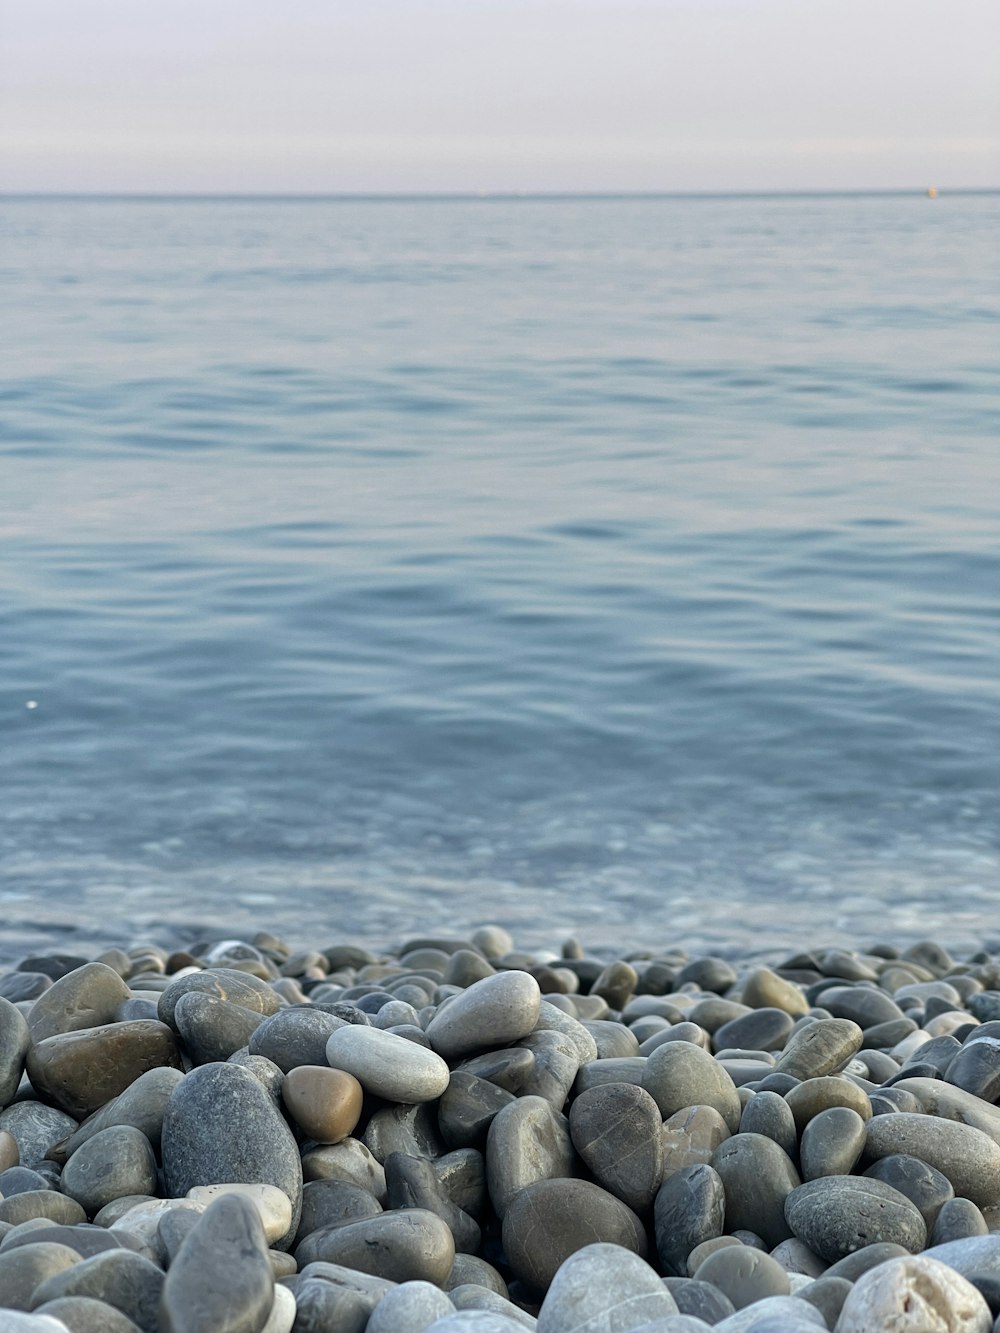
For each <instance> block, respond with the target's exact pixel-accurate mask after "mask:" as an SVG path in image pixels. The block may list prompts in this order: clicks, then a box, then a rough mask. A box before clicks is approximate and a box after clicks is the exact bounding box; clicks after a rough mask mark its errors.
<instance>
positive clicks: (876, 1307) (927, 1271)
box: [837, 1255, 993, 1333]
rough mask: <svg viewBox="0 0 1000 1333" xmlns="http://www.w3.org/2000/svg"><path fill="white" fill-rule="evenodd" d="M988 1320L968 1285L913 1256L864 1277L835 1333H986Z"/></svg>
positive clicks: (924, 1258) (952, 1273)
mask: <svg viewBox="0 0 1000 1333" xmlns="http://www.w3.org/2000/svg"><path fill="white" fill-rule="evenodd" d="M992 1327H993V1315H992V1314H991V1312H990V1307H989V1306H988V1305H987V1304H986V1301H985V1300H984V1299H983V1297H982V1295H981V1294H980V1293H979V1292H978V1291H977V1290H976V1288H975V1287H974V1286H973V1285H972V1283H971V1282H969V1281H967V1280H966V1279H965V1278H964V1277H961V1276H960V1275H959V1274H958V1273H956V1272H955V1270H954V1269H952V1268H949V1267H948V1266H947V1265H946V1264H942V1263H938V1262H937V1260H935V1259H929V1258H927V1256H926V1255H919V1256H917V1257H914V1258H910V1259H890V1260H889V1262H888V1263H885V1264H880V1265H879V1266H878V1268H876V1269H873V1270H871V1271H870V1272H868V1273H865V1274H864V1276H863V1277H860V1278H859V1279H858V1281H857V1282H856V1283H855V1284H854V1287H853V1288H852V1290H851V1291H850V1293H849V1294H848V1296H847V1299H846V1300H845V1301H844V1304H843V1306H842V1308H841V1311H840V1318H839V1319H838V1321H837V1333H872V1330H876V1329H877V1330H880V1331H881V1330H885V1333H927V1331H928V1330H931V1329H933V1330H934V1333H990V1329H991V1328H992Z"/></svg>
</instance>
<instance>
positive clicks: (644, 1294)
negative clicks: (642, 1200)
mask: <svg viewBox="0 0 1000 1333" xmlns="http://www.w3.org/2000/svg"><path fill="white" fill-rule="evenodd" d="M676 1314H677V1304H676V1302H675V1301H674V1298H673V1297H672V1296H671V1295H670V1293H669V1292H668V1291H667V1289H666V1287H664V1285H663V1283H662V1282H661V1281H660V1278H659V1277H658V1276H657V1274H656V1272H655V1271H654V1269H652V1268H650V1266H649V1264H647V1263H646V1262H645V1261H644V1260H643V1259H640V1258H639V1257H638V1256H637V1255H635V1254H631V1253H629V1252H628V1251H627V1250H625V1251H623V1250H622V1248H621V1247H620V1246H618V1245H607V1244H602V1243H596V1244H591V1245H586V1246H584V1247H583V1248H582V1249H579V1250H577V1251H576V1252H575V1253H573V1254H571V1255H570V1256H569V1258H568V1259H566V1260H565V1262H564V1263H563V1264H562V1266H561V1267H560V1268H559V1270H558V1272H557V1273H556V1274H555V1276H554V1277H553V1279H552V1282H551V1285H550V1286H549V1289H548V1291H547V1292H546V1295H545V1300H544V1301H543V1302H542V1307H541V1309H540V1310H539V1312H538V1324H537V1330H538V1333H567V1330H572V1329H581V1330H582V1329H588V1330H589V1329H595V1330H596V1329H598V1328H601V1329H607V1330H613V1329H625V1328H630V1329H631V1328H637V1327H638V1326H639V1325H641V1324H644V1323H649V1322H651V1321H652V1320H654V1319H665V1318H667V1317H669V1316H671V1315H676Z"/></svg>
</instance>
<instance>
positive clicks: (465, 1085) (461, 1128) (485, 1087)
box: [438, 1069, 514, 1148]
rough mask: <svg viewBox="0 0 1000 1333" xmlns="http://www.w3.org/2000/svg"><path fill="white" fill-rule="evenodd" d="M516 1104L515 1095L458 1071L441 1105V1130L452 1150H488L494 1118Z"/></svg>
mask: <svg viewBox="0 0 1000 1333" xmlns="http://www.w3.org/2000/svg"><path fill="white" fill-rule="evenodd" d="M512 1101H514V1095H513V1093H510V1092H507V1091H506V1090H505V1089H503V1088H498V1087H497V1086H496V1084H495V1083H490V1082H489V1081H488V1080H487V1079H484V1078H478V1077H477V1076H476V1075H475V1074H469V1073H467V1072H465V1071H463V1070H460V1069H457V1070H454V1071H453V1072H452V1075H451V1079H450V1080H449V1082H448V1087H447V1089H446V1090H445V1093H444V1095H443V1096H442V1098H441V1100H440V1101H439V1102H438V1128H439V1129H440V1131H441V1138H442V1139H443V1141H444V1143H445V1144H446V1145H447V1146H448V1147H449V1148H485V1146H486V1135H487V1133H488V1132H489V1128H490V1125H491V1124H492V1123H493V1117H494V1116H495V1115H496V1114H497V1113H498V1112H499V1111H501V1110H502V1109H503V1108H504V1107H505V1106H508V1105H509V1104H510V1103H511V1102H512Z"/></svg>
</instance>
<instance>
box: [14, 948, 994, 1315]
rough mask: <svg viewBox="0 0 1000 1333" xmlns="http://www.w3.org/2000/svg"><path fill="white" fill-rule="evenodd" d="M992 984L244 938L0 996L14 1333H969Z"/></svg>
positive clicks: (63, 974) (819, 964) (620, 954)
mask: <svg viewBox="0 0 1000 1333" xmlns="http://www.w3.org/2000/svg"><path fill="white" fill-rule="evenodd" d="M998 1093H1000V958H996V957H994V956H993V955H991V954H990V953H989V952H988V951H985V950H983V951H980V952H976V953H972V954H971V955H963V956H957V955H953V954H951V953H949V952H948V950H947V949H945V948H944V947H942V946H941V945H940V944H939V943H936V942H933V941H923V942H918V943H916V944H909V945H906V946H905V947H904V946H900V947H894V946H892V945H891V944H877V945H871V946H869V947H866V948H863V949H861V948H859V949H856V950H851V949H844V948H839V947H826V946H817V947H815V948H812V949H808V948H807V949H799V950H796V951H795V952H790V953H788V954H787V955H785V956H784V957H782V958H779V959H775V960H774V964H773V966H763V965H761V963H760V961H759V959H756V958H751V959H749V960H747V961H746V962H745V963H741V961H740V960H739V958H738V957H727V958H723V957H720V956H715V955H711V954H708V955H706V954H702V953H700V952H698V951H690V952H689V951H685V950H684V949H683V948H680V947H678V948H670V949H669V950H662V951H656V950H651V949H642V948H636V949H632V950H617V951H616V953H615V955H614V956H612V955H607V954H605V952H604V951H603V950H600V949H594V950H593V951H591V949H590V948H589V947H587V946H585V945H584V944H583V943H581V942H580V941H579V940H577V939H569V940H566V941H563V942H558V941H556V942H554V944H553V946H552V947H551V948H531V949H530V950H525V949H521V948H519V947H518V945H517V942H516V941H515V940H514V939H512V938H511V936H510V934H508V932H507V931H506V930H504V929H503V928H501V927H498V926H490V925H486V926H482V927H480V928H478V929H476V930H474V931H471V932H469V933H468V935H467V937H463V938H439V937H427V938H412V939H409V940H406V941H403V942H401V943H400V944H399V945H398V946H397V947H395V948H393V949H389V950H387V949H383V948H375V947H369V945H367V944H366V943H365V942H364V941H348V940H344V939H338V940H337V942H333V943H329V942H323V943H320V942H319V941H315V942H313V943H312V944H310V943H308V942H307V943H306V944H305V947H303V942H302V941H294V940H288V941H286V940H285V939H283V938H280V937H279V936H278V935H274V934H270V933H267V932H259V933H255V934H253V935H251V936H250V937H248V938H245V939H236V938H232V939H223V940H220V939H218V938H215V939H211V940H204V941H200V942H198V941H192V942H191V944H190V947H188V948H187V949H184V950H174V951H172V952H171V951H169V950H168V949H167V948H164V947H159V946H158V945H157V944H156V943H155V942H141V943H138V944H136V945H135V947H132V948H129V949H119V948H112V949H109V950H106V951H105V952H104V953H101V954H99V955H97V956H94V957H91V958H87V957H83V956H78V955H73V954H67V953H59V952H43V953H39V954H37V955H35V956H32V957H26V958H23V959H22V960H20V961H19V962H18V963H17V964H16V966H13V967H12V968H11V969H10V970H8V971H6V972H5V973H4V974H3V975H2V977H0V1103H2V1106H3V1109H2V1111H0V1195H2V1200H0V1329H3V1330H4V1333H8V1330H9V1333H17V1331H18V1330H21V1329H23V1330H25V1331H26V1333H28V1331H29V1330H38V1333H44V1331H45V1330H48V1331H49V1333H63V1331H65V1330H69V1333H135V1330H141V1333H202V1331H204V1333H262V1331H264V1330H266V1333H365V1331H366V1330H367V1333H424V1330H433V1331H434V1333H458V1331H459V1330H464V1329H469V1330H472V1331H473V1333H518V1331H519V1330H523V1329H526V1328H527V1329H533V1328H537V1329H538V1330H539V1333H640V1331H641V1333H702V1331H703V1330H706V1329H709V1328H712V1329H717V1330H720V1333H749V1331H750V1330H755V1331H756V1333H779V1331H780V1333H808V1331H809V1330H815V1329H829V1330H835V1331H836V1333H868V1331H871V1333H875V1330H894V1331H897V1330H898V1331H899V1333H903V1331H904V1330H905V1331H907V1333H938V1331H939V1330H940V1331H941V1333H951V1331H952V1330H954V1331H955V1333H958V1331H959V1330H968V1331H969V1333H972V1331H973V1330H975V1331H976V1333H989V1330H991V1329H994V1328H1000V1319H998V1318H997V1316H998V1314H1000V1109H998V1107H997V1105H996V1104H995V1102H996V1097H997V1095H998Z"/></svg>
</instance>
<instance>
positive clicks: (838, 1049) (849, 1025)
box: [775, 1018, 862, 1079]
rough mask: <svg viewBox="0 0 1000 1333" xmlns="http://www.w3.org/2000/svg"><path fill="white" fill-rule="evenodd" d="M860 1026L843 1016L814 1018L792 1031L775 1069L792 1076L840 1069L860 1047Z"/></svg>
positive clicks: (821, 1074)
mask: <svg viewBox="0 0 1000 1333" xmlns="http://www.w3.org/2000/svg"><path fill="white" fill-rule="evenodd" d="M861 1042H862V1030H861V1028H860V1027H859V1026H858V1024H857V1023H854V1022H852V1021H850V1020H848V1019H846V1018H817V1019H814V1020H813V1021H812V1022H810V1023H808V1024H806V1025H805V1026H804V1027H801V1028H799V1029H798V1031H796V1032H793V1033H792V1035H791V1036H790V1037H789V1039H788V1041H787V1042H786V1043H785V1048H784V1050H783V1051H782V1053H781V1056H780V1058H779V1059H778V1063H777V1064H776V1065H775V1072H776V1073H778V1074H791V1075H792V1076H793V1077H794V1078H798V1079H807V1078H821V1077H823V1076H824V1075H826V1074H835V1073H836V1072H837V1071H838V1070H840V1069H843V1067H844V1065H846V1064H847V1063H848V1061H849V1060H850V1059H851V1057H852V1056H853V1055H854V1054H855V1053H856V1052H857V1051H859V1050H860V1049H861Z"/></svg>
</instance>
